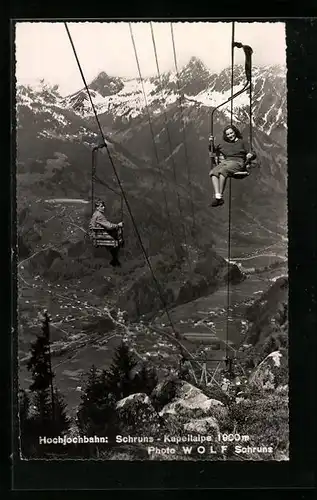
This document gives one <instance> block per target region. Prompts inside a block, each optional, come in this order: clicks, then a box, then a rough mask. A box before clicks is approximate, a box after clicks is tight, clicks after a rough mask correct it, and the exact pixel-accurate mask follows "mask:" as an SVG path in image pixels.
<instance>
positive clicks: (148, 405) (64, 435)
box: [12, 19, 290, 462]
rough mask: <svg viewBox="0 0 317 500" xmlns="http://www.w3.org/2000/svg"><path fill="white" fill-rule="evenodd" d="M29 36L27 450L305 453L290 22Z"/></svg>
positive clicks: (27, 31) (18, 45)
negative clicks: (298, 443)
mask: <svg viewBox="0 0 317 500" xmlns="http://www.w3.org/2000/svg"><path fill="white" fill-rule="evenodd" d="M14 44H15V49H14V50H15V61H14V75H13V78H14V79H15V123H14V128H15V136H16V165H15V172H14V173H13V175H14V176H15V182H16V225H15V227H13V228H12V230H13V231H14V232H15V233H16V239H17V255H18V257H17V266H16V267H17V271H16V281H17V310H16V322H17V329H16V330H17V331H16V335H17V358H18V361H17V363H18V373H17V378H18V387H17V390H18V402H19V408H18V419H19V455H20V457H21V459H23V460H96V459H98V460H104V461H108V460H114V461H116V460H117V461H123V460H124V461H259V462H262V461H288V460H289V444H290V443H289V398H288V392H289V369H288V352H289V351H288V344H289V343H288V313H289V311H288V309H289V308H288V292H289V281H288V203H287V202H288V200H287V63H286V35H285V23H284V22H279V21H261V22H260V21H257V20H254V21H252V20H251V21H250V22H240V21H234V20H233V21H229V20H226V19H223V20H222V21H213V20H209V21H205V22H204V21H199V22H198V21H195V20H192V21H190V20H180V21H178V22H176V21H173V22H170V21H168V20H166V21H157V20H155V19H154V20H152V21H150V20H144V21H135V20H133V21H126V20H122V21H111V22H110V21H107V20H99V21H91V20H85V19H83V20H81V21H67V22H64V21H54V22H49V21H38V22H30V21H16V22H15V24H14Z"/></svg>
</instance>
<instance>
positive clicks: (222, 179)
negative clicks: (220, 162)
mask: <svg viewBox="0 0 317 500" xmlns="http://www.w3.org/2000/svg"><path fill="white" fill-rule="evenodd" d="M226 181H227V177H224V176H223V175H222V174H219V191H220V194H221V196H222V195H223V193H224V190H225V187H226Z"/></svg>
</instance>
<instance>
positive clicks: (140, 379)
mask: <svg viewBox="0 0 317 500" xmlns="http://www.w3.org/2000/svg"><path fill="white" fill-rule="evenodd" d="M157 383H158V377H157V373H156V371H155V369H154V368H152V367H149V366H148V365H147V364H146V363H143V364H142V366H141V369H140V371H139V372H138V373H137V374H136V376H135V377H134V379H133V392H144V393H145V394H147V395H148V396H149V395H150V394H151V393H152V391H153V389H154V387H156V385H157Z"/></svg>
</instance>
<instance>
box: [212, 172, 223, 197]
mask: <svg viewBox="0 0 317 500" xmlns="http://www.w3.org/2000/svg"><path fill="white" fill-rule="evenodd" d="M221 177H222V176H221ZM211 181H212V185H213V188H214V191H215V198H220V193H221V191H220V185H219V179H218V177H216V176H215V175H212V176H211Z"/></svg>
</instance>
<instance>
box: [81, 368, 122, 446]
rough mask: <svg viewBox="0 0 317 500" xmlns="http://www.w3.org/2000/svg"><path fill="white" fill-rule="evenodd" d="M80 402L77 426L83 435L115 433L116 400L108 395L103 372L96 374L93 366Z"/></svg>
mask: <svg viewBox="0 0 317 500" xmlns="http://www.w3.org/2000/svg"><path fill="white" fill-rule="evenodd" d="M81 399H82V402H81V404H80V406H79V409H78V412H77V419H78V426H79V428H80V430H81V431H82V432H83V434H85V435H88V436H89V435H94V434H96V435H98V434H99V435H102V434H106V435H108V437H109V440H111V437H112V436H113V435H114V434H116V432H117V416H116V399H115V397H114V395H113V394H111V393H110V391H109V387H108V383H107V376H106V373H105V371H102V372H101V373H98V372H97V370H96V367H95V366H94V365H93V366H92V367H91V369H90V371H89V374H88V379H87V383H86V387H85V390H84V394H83V395H82V397H81Z"/></svg>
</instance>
